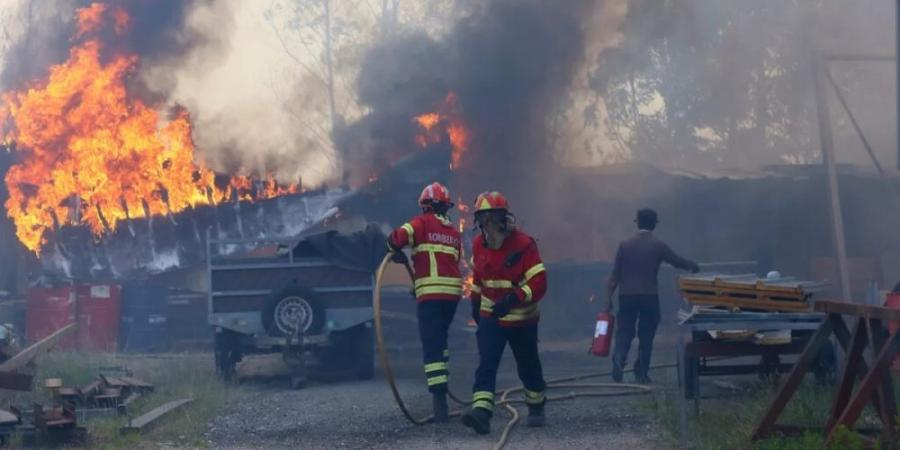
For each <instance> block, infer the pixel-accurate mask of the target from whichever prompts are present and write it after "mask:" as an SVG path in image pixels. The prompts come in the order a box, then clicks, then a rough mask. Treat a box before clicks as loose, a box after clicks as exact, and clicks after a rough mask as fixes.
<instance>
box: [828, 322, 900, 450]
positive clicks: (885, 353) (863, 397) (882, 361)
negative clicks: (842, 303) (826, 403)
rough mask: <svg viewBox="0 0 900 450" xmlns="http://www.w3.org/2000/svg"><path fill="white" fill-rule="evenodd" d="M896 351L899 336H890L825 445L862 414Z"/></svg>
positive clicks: (898, 346) (899, 339) (899, 344)
mask: <svg viewBox="0 0 900 450" xmlns="http://www.w3.org/2000/svg"><path fill="white" fill-rule="evenodd" d="M898 349H900V334H894V335H892V336H891V339H890V340H888V342H887V343H885V345H884V348H882V349H881V352H879V353H878V357H877V358H876V359H875V361H874V362H873V363H872V369H871V370H870V371H869V373H868V374H866V377H865V378H864V379H863V381H862V383H860V385H859V388H858V389H857V390H856V393H854V394H853V397H852V398H851V399H850V402H849V403H848V404H847V407H846V408H844V411H843V412H842V413H841V416H840V417H839V418H838V420H837V421H836V422H835V423H834V426H833V427H832V428H831V430H829V432H828V437H827V438H826V439H825V444H826V445H828V443H830V442H831V440H832V439H833V438H834V435H835V433H836V432H837V430H838V428H839V427H840V426H841V425H843V426H845V427H847V428H853V425H854V424H855V423H856V421H857V420H858V419H859V416H860V415H861V414H862V410H863V407H864V406H865V405H866V403H868V402H869V401H870V400H871V399H872V396H873V394H874V393H875V389H876V388H877V387H878V385H879V383H881V381H882V379H881V378H882V376H883V374H884V370H883V369H885V368H887V366H888V365H889V364H890V363H891V361H893V359H894V355H896V354H897V350H898Z"/></svg>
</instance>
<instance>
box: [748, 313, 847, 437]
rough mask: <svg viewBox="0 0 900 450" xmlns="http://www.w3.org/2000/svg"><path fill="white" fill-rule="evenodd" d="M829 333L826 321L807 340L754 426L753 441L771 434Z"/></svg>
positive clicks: (829, 327)
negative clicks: (804, 348)
mask: <svg viewBox="0 0 900 450" xmlns="http://www.w3.org/2000/svg"><path fill="white" fill-rule="evenodd" d="M831 333H832V325H831V321H830V320H826V321H824V322H822V325H821V326H819V329H818V330H816V333H815V334H814V335H813V337H812V338H811V339H810V340H809V344H807V346H806V350H804V351H803V353H802V354H801V355H800V358H798V359H797V363H796V364H794V368H793V369H791V373H790V374H788V377H787V380H785V382H784V384H783V385H782V386H781V389H780V390H779V391H778V395H776V396H775V399H773V400H772V403H771V404H770V405H769V408H768V410H767V411H766V414H765V415H763V417H762V419H761V420H760V421H759V424H758V425H757V426H756V429H755V431H754V432H753V437H752V439H753V440H758V439H762V438H765V437H767V436H769V435H771V434H772V432H773V430H774V426H775V421H777V420H778V416H780V415H781V412H782V411H783V410H784V407H785V406H786V405H787V402H788V401H789V400H790V399H791V397H793V395H794V392H796V391H797V388H798V387H800V382H801V381H803V376H804V375H806V372H807V371H808V370H809V365H810V364H811V363H812V361H813V360H814V359H815V358H816V356H818V354H819V349H820V348H821V347H822V345H824V344H825V342H826V341H827V340H828V338H829V337H830V336H831Z"/></svg>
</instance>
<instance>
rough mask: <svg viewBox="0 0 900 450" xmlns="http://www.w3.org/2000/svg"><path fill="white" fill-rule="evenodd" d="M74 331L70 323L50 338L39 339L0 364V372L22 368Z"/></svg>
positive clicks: (72, 324)
mask: <svg viewBox="0 0 900 450" xmlns="http://www.w3.org/2000/svg"><path fill="white" fill-rule="evenodd" d="M72 331H75V324H74V323H71V324H69V325H66V326H64V327H62V328H60V329H59V330H56V332H54V333H53V334H51V335H50V336H47V337H45V338H44V339H41V340H40V341H38V342H35V343H34V344H31V345H30V346H28V347H27V348H25V350H22V351H21V352H19V353H16V354H15V355H14V356H13V357H12V358H9V359H8V360H6V361H5V362H4V363H3V364H0V372H13V371H15V370H18V369H20V368H22V367H24V366H25V365H26V364H28V363H29V362H31V361H32V360H33V359H34V358H35V357H37V355H38V353H40V352H41V351H43V350H49V349H50V348H52V347H53V346H54V345H56V342H57V341H59V340H60V339H62V338H63V337H64V336H65V335H67V334H69V333H71V332H72Z"/></svg>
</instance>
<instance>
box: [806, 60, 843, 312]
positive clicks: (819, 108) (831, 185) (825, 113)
mask: <svg viewBox="0 0 900 450" xmlns="http://www.w3.org/2000/svg"><path fill="white" fill-rule="evenodd" d="M812 69H813V96H814V97H815V101H816V113H817V114H816V115H817V117H818V122H819V144H820V145H821V148H822V164H823V165H824V166H825V172H826V178H827V180H828V200H829V206H830V211H831V231H832V234H833V236H834V250H835V255H836V256H837V263H838V272H839V273H840V278H841V295H842V296H843V297H844V299H845V300H851V301H852V299H851V298H850V272H849V268H848V267H847V247H846V242H845V237H844V219H843V217H842V215H841V214H842V209H841V197H840V192H839V190H838V179H837V168H836V167H835V160H834V141H833V140H832V138H833V136H832V133H831V112H830V110H829V108H828V92H827V91H826V90H825V83H824V80H823V78H824V77H825V64H824V59H823V58H822V55H821V54H819V53H818V52H816V53H815V54H814V55H813V56H812Z"/></svg>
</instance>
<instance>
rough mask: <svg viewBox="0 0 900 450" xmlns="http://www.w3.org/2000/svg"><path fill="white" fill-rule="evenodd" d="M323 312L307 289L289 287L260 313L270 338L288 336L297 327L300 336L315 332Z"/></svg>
mask: <svg viewBox="0 0 900 450" xmlns="http://www.w3.org/2000/svg"><path fill="white" fill-rule="evenodd" d="M324 320H325V311H324V310H323V308H322V307H321V305H320V303H319V301H318V299H317V297H316V295H315V294H314V293H313V292H312V291H311V290H309V289H306V288H302V287H299V286H289V287H286V288H284V289H282V290H281V291H280V292H278V293H277V294H275V295H274V296H272V297H271V298H270V299H269V301H268V302H267V303H266V307H265V309H263V312H262V322H263V326H264V327H265V329H266V331H267V332H268V333H269V334H270V335H272V336H290V335H292V334H294V331H295V330H297V328H298V327H299V329H300V332H301V333H302V334H310V333H315V332H317V331H318V330H319V329H320V328H321V327H322V323H323V322H324Z"/></svg>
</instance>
